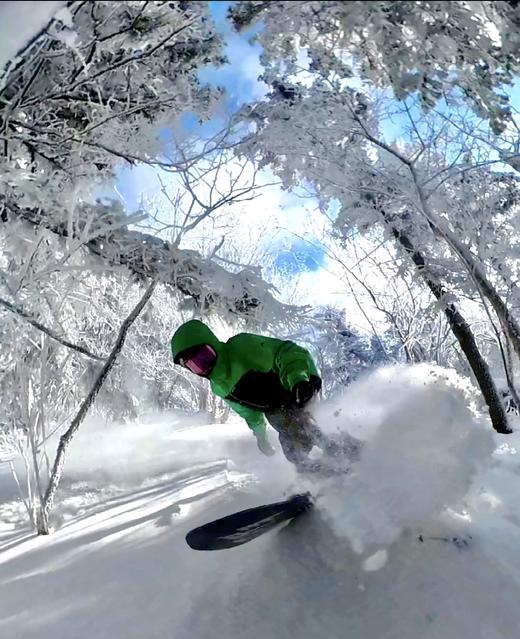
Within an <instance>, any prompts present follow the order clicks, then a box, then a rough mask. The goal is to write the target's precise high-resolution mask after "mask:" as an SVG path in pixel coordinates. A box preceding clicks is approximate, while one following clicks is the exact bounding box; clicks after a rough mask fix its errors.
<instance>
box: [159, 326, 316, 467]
mask: <svg viewBox="0 0 520 639" xmlns="http://www.w3.org/2000/svg"><path fill="white" fill-rule="evenodd" d="M171 346H172V353H173V361H174V363H175V364H178V365H180V366H184V367H185V368H187V369H188V370H189V371H191V372H192V373H194V374H195V375H199V376H200V377H206V378H207V379H209V381H210V384H211V389H212V391H213V392H214V393H215V394H216V395H218V396H219V397H222V398H223V399H224V400H225V401H226V402H227V404H229V406H230V407H231V408H232V409H233V410H234V411H235V412H236V413H238V414H239V415H240V416H241V417H243V418H244V419H245V420H246V422H247V425H248V426H249V428H250V429H251V430H252V431H253V434H254V436H255V437H256V442H257V446H258V448H259V449H260V451H261V452H262V453H263V454H264V455H273V454H274V452H275V450H274V448H273V447H272V446H271V444H270V443H269V439H268V437H267V431H266V424H265V419H264V416H265V417H266V418H267V421H268V422H269V423H270V424H271V426H272V427H273V428H274V429H275V430H276V431H277V432H278V436H279V441H280V445H281V447H282V450H283V452H284V455H285V457H286V458H287V459H288V460H289V461H290V462H292V463H293V464H295V465H296V466H297V468H299V469H302V470H303V469H304V468H305V460H306V458H307V455H308V454H309V452H310V450H311V449H312V447H313V445H317V446H319V447H320V448H326V446H327V441H326V438H325V437H324V436H323V435H322V433H321V431H320V429H319V428H318V425H317V424H316V422H315V421H314V419H313V417H312V416H311V414H310V413H309V412H308V410H307V406H308V404H309V402H310V401H311V400H312V398H313V397H314V396H315V395H316V394H317V393H318V392H319V390H320V388H321V379H320V376H319V374H318V371H317V369H316V366H315V364H314V362H313V360H312V357H311V355H310V354H309V353H308V351H306V350H305V349H304V348H302V347H301V346H298V345H297V344H295V343H294V342H290V341H283V340H279V339H274V338H272V337H263V336H261V335H254V334H252V333H239V334H238V335H235V336H234V337H232V338H231V339H229V340H228V341H227V342H221V341H219V340H218V339H217V337H216V336H215V335H214V333H213V332H212V331H211V329H209V328H208V327H207V326H206V325H205V324H203V323H202V322H200V321H199V320H190V321H189V322H186V323H185V324H182V325H181V326H180V327H179V328H178V329H177V331H176V332H175V334H174V336H173V337H172V341H171Z"/></svg>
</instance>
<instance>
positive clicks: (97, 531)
mask: <svg viewBox="0 0 520 639" xmlns="http://www.w3.org/2000/svg"><path fill="white" fill-rule="evenodd" d="M465 393H466V391H465V390H464V389H463V388H461V387H460V384H459V382H458V381H457V380H456V379H453V378H450V376H445V375H444V374H443V373H442V372H440V371H439V370H438V369H428V367H415V368H413V369H411V368H392V369H387V370H385V371H381V372H379V373H377V374H375V375H372V376H371V377H370V378H368V379H367V380H364V381H363V380H362V381H361V382H359V383H357V384H356V385H354V386H352V387H351V388H350V390H349V392H348V393H347V394H346V395H345V396H344V397H343V398H341V400H338V401H337V402H336V404H335V405H328V406H321V407H319V409H318V410H317V414H318V415H319V417H320V420H322V424H323V425H324V426H325V425H326V427H327V428H328V429H330V430H334V429H336V428H338V427H339V428H341V429H348V430H349V431H350V432H351V433H353V434H357V435H358V436H362V437H363V438H364V439H366V444H365V449H364V453H363V456H362V459H361V461H360V462H359V463H358V464H357V465H356V468H355V472H352V474H351V475H350V476H347V477H344V478H342V479H334V480H327V481H323V480H322V481H318V482H315V483H314V486H313V491H314V492H315V493H316V494H317V495H318V501H317V506H316V509H315V511H314V512H313V513H312V514H311V515H310V516H308V517H307V518H305V519H301V520H299V521H298V523H297V524H295V525H294V526H289V527H286V528H284V529H282V530H279V531H277V532H272V533H269V534H268V535H265V536H264V537H261V538H259V539H257V540H256V541H254V542H252V543H250V544H248V545H245V546H243V547H240V548H237V549H234V550H230V551H222V552H216V553H197V552H193V551H190V550H189V549H188V548H187V546H186V544H185V542H184V535H185V533H186V532H187V531H188V530H189V529H190V528H192V527H193V526H196V525H199V524H200V523H202V522H204V521H207V520H210V519H212V518H214V517H216V516H221V515H223V514H227V513H229V512H233V511H234V510H236V509H239V508H243V507H248V506H250V505H253V504H259V503H262V502H265V501H270V500H273V499H277V498H279V497H281V496H282V494H283V493H284V492H286V491H291V490H294V489H297V488H305V487H308V483H307V482H302V481H301V480H300V479H298V478H297V477H296V475H295V474H294V472H293V470H292V468H290V467H289V466H288V465H287V464H286V463H285V462H284V461H283V459H282V458H281V456H280V454H278V455H276V456H275V457H274V458H269V459H267V458H262V457H259V456H258V454H257V451H256V447H255V445H254V441H253V438H252V437H251V436H250V435H249V433H248V432H247V428H245V427H244V426H242V425H241V424H238V423H237V424H230V425H228V426H220V425H213V426H197V425H193V424H188V425H186V427H184V428H179V424H176V423H173V421H172V420H169V419H166V418H164V419H163V420H162V421H160V422H159V421H156V422H152V423H148V424H141V425H140V426H132V427H121V426H119V427H113V428H110V429H108V430H107V429H106V428H104V427H103V428H101V427H99V428H98V429H96V428H93V427H92V425H91V426H89V429H90V432H89V433H86V432H85V431H84V432H83V433H82V435H81V439H78V441H77V442H76V445H75V448H74V451H73V453H74V454H73V456H72V458H71V459H70V460H69V463H68V465H67V467H66V472H67V482H66V485H65V486H64V489H63V491H62V495H61V496H62V506H61V508H60V511H61V516H62V526H61V528H60V529H59V530H58V531H57V532H56V533H55V534H54V535H52V536H51V537H49V538H41V539H35V538H27V535H26V533H24V531H23V529H21V528H19V527H18V523H17V516H16V509H15V505H14V504H13V502H12V500H11V498H10V497H9V492H8V491H7V481H8V479H7V478H6V477H5V476H3V477H2V482H3V483H2V487H3V492H2V493H1V494H2V495H3V498H4V499H3V504H1V505H0V517H1V518H2V520H3V522H4V525H5V528H4V531H3V533H2V532H1V530H0V535H1V536H0V538H1V539H2V542H1V548H2V550H1V552H0V564H1V567H0V574H1V578H0V580H1V581H0V583H1V592H2V596H1V597H0V637H2V639H15V638H16V639H22V638H23V639H31V638H32V637H40V636H41V635H42V633H45V634H48V635H49V636H53V637H54V639H65V638H66V637H67V638H68V637H77V638H78V639H90V638H91V637H96V639H108V638H109V637H111V638H114V639H119V638H121V639H123V638H125V639H134V638H135V639H137V638H140V639H141V638H157V639H158V638H163V637H174V638H175V639H188V638H190V639H193V638H194V637H196V638H197V639H206V638H210V637H211V638H212V639H213V638H215V637H227V638H229V639H238V638H243V639H253V638H257V637H277V638H278V637H280V638H282V639H285V638H289V637H293V636H298V637H299V638H302V639H311V638H316V637H322V636H327V637H330V638H331V639H335V638H336V637H337V638H338V639H339V638H340V637H341V638H343V637H349V639H361V638H363V639H366V638H370V639H387V638H388V639H389V638H393V637H395V638H396V639H397V638H399V639H418V638H423V637H424V638H426V639H433V638H439V639H441V638H442V639H470V638H471V639H479V638H482V639H499V638H500V639H506V638H507V639H510V638H513V637H516V636H517V635H518V626H519V623H520V609H519V606H518V605H517V599H518V593H519V591H520V553H519V552H518V550H517V543H518V541H517V540H518V538H519V533H520V529H519V524H520V506H519V504H520V499H519V497H520V485H519V483H518V481H517V478H518V473H519V472H520V465H519V463H518V459H519V458H518V455H517V452H516V450H515V448H514V445H515V444H516V445H517V447H518V446H520V439H519V438H518V437H517V436H516V435H513V436H510V437H509V438H506V437H500V438H496V440H493V438H492V437H491V436H490V435H489V431H488V430H487V429H486V428H485V427H484V425H483V424H480V423H479V422H478V421H476V420H475V419H474V418H473V417H472V416H471V415H470V414H469V413H468V412H467V410H466V409H465V408H464V406H465V403H466V402H467V399H468V397H467V395H466V394H465ZM399 425H400V428H399ZM446 506H449V508H446ZM8 524H11V525H12V526H15V528H14V529H12V530H8V529H7V525H8ZM453 538H456V541H455V542H453Z"/></svg>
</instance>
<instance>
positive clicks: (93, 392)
mask: <svg viewBox="0 0 520 639" xmlns="http://www.w3.org/2000/svg"><path fill="white" fill-rule="evenodd" d="M156 286H157V280H153V281H152V283H151V284H150V285H149V286H148V288H147V289H146V291H145V293H144V295H143V296H142V297H141V299H140V300H139V302H138V303H137V304H136V306H135V308H134V309H133V310H132V312H131V313H130V315H128V317H127V318H126V319H125V320H124V322H123V323H122V324H121V328H120V329H119V334H118V336H117V339H116V342H115V344H114V347H113V348H112V351H111V353H110V355H109V356H108V358H107V360H106V362H105V365H104V366H103V368H102V370H101V371H100V373H99V375H98V376H97V379H96V381H95V382H94V385H93V386H92V388H91V389H90V392H89V394H88V395H87V396H86V397H85V399H84V400H83V403H82V404H81V406H80V409H79V410H78V412H77V414H76V416H75V417H74V419H73V420H72V423H71V425H70V426H69V428H68V430H67V432H66V433H64V434H63V435H62V436H61V437H60V443H59V444H58V449H57V451H56V458H55V460H54V464H53V466H52V472H51V477H50V480H49V485H48V486H47V490H46V491H45V496H44V503H43V508H42V511H41V513H40V520H39V522H38V533H39V534H41V535H48V534H49V526H48V519H49V513H50V511H51V509H52V506H53V503H54V497H55V496H56V491H57V490H58V485H59V482H60V479H61V474H62V471H63V465H64V464H65V453H66V452H67V448H68V446H69V444H70V442H71V441H72V439H73V437H74V435H75V434H76V432H77V431H78V429H79V427H80V426H81V423H82V422H83V419H84V418H85V416H86V414H87V412H88V410H89V409H90V407H91V406H92V404H93V403H94V400H95V399H96V396H97V394H98V393H99V391H100V390H101V387H102V386H103V384H104V382H105V380H106V378H107V377H108V375H109V373H110V371H111V370H112V368H113V366H114V364H115V362H116V359H117V356H118V355H119V353H120V352H121V349H122V348H123V345H124V343H125V339H126V336H127V333H128V331H129V329H130V327H131V326H132V324H133V323H134V322H135V320H136V319H137V318H138V317H139V315H140V313H141V311H142V310H143V308H144V307H145V305H146V303H147V302H148V300H149V299H150V297H151V296H152V294H153V292H154V290H155V287H156Z"/></svg>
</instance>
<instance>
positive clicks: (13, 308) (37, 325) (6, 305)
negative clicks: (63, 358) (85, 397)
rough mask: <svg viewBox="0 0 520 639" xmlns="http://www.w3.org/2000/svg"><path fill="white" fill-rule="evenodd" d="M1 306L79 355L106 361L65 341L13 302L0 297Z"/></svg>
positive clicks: (85, 349) (82, 347) (81, 347)
mask: <svg viewBox="0 0 520 639" xmlns="http://www.w3.org/2000/svg"><path fill="white" fill-rule="evenodd" d="M0 304H1V305H2V306H3V307H4V308H7V309H8V310H9V311H11V312H12V313H15V314H16V315H19V316H20V317H23V319H24V320H26V321H27V322H29V324H31V325H32V326H34V327H35V328H37V329H38V330H39V331H42V333H45V334H46V335H48V336H49V337H51V338H52V339H53V340H56V341H57V342H59V343H60V344H61V345H62V346H66V347H67V348H71V349H72V350H74V351H77V352H78V353H81V354H82V355H86V356H87V357H91V358H92V359H95V360H98V361H100V362H102V361H104V358H103V357H101V356H100V355H96V354H95V353H92V352H91V351H89V350H88V348H85V347H84V346H79V345H78V344H73V343H72V342H70V341H69V340H68V339H65V338H64V337H61V336H60V335H58V334H57V333H56V332H55V331H53V330H52V328H48V327H47V326H44V325H43V324H42V323H41V322H39V321H38V320H36V319H34V317H32V316H31V315H30V314H29V313H27V311H24V310H23V308H20V307H19V306H16V305H15V304H11V302H8V301H7V300H4V299H3V298H1V297H0Z"/></svg>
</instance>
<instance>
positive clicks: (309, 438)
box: [265, 406, 326, 466]
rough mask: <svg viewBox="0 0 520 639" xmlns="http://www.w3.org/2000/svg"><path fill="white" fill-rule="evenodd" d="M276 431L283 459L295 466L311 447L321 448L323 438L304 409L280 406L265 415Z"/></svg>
mask: <svg viewBox="0 0 520 639" xmlns="http://www.w3.org/2000/svg"><path fill="white" fill-rule="evenodd" d="M265 416H266V419H267V421H268V422H269V423H270V424H271V426H272V427H273V428H274V429H275V430H276V431H277V433H278V439H279V440H280V445H281V447H282V450H283V453H284V455H285V457H286V458H287V459H288V460H289V461H290V462H291V463H293V464H295V465H296V466H298V465H300V464H301V463H302V462H304V461H305V459H306V457H307V455H308V454H309V453H310V451H311V449H312V447H313V446H318V447H320V448H322V447H323V446H324V445H325V443H326V440H325V437H324V435H323V434H322V432H321V431H320V429H319V427H318V424H317V423H316V421H315V420H314V417H313V416H312V415H311V414H310V413H309V411H308V409H306V408H305V407H302V408H298V407H297V406H282V407H280V408H277V409H275V410H273V411H268V412H266V413H265Z"/></svg>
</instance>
